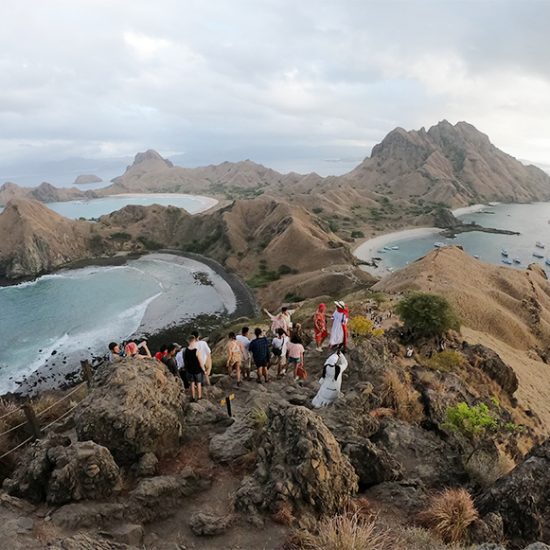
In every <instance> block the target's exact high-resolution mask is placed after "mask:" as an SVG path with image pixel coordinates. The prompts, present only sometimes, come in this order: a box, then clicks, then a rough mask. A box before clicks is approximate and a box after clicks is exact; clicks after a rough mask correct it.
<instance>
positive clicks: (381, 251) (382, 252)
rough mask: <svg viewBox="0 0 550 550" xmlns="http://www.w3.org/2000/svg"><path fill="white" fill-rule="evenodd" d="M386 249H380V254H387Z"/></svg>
mask: <svg viewBox="0 0 550 550" xmlns="http://www.w3.org/2000/svg"><path fill="white" fill-rule="evenodd" d="M385 253H386V251H385V250H378V254H385Z"/></svg>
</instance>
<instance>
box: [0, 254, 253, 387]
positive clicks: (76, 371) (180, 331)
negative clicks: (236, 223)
mask: <svg viewBox="0 0 550 550" xmlns="http://www.w3.org/2000/svg"><path fill="white" fill-rule="evenodd" d="M158 253H160V254H170V255H172V256H179V257H182V258H186V259H189V260H192V261H194V262H198V263H200V264H203V265H205V266H206V267H209V268H210V269H211V270H212V271H213V272H214V273H215V274H216V275H218V276H219V277H221V278H222V279H223V280H224V281H225V283H227V285H228V286H229V288H230V289H231V291H232V293H233V296H234V299H235V309H234V310H233V311H231V312H230V313H221V314H208V313H199V314H195V315H191V316H189V317H188V318H185V319H183V320H182V321H181V322H171V323H168V324H166V325H165V326H162V328H159V325H158V322H159V319H160V318H161V317H159V315H158V304H157V307H156V309H154V310H149V309H148V310H146V312H145V313H144V316H143V318H142V320H141V322H140V327H139V328H138V329H137V331H136V332H134V333H133V334H132V335H130V338H138V337H139V338H141V337H144V336H145V337H147V339H148V341H149V343H150V345H151V351H154V349H155V348H158V347H159V346H160V345H161V344H162V343H164V342H178V343H180V344H181V343H183V342H182V341H181V340H182V337H183V336H184V335H186V334H188V333H189V332H190V331H191V330H192V329H195V328H196V329H197V330H201V331H204V333H205V335H208V334H212V333H214V334H215V333H216V332H219V330H220V329H221V327H222V326H223V325H224V324H226V323H227V322H228V321H231V320H235V319H238V318H242V317H254V316H256V315H257V313H258V305H257V303H256V299H255V297H254V294H253V293H252V291H251V290H250V289H249V288H248V287H247V286H246V284H245V283H244V281H243V280H241V279H240V278H239V277H238V276H237V275H236V274H234V273H229V272H227V271H226V270H225V269H224V267H223V266H222V265H221V264H220V263H218V262H217V261H215V260H213V259H211V258H207V257H205V256H202V255H200V254H194V253H187V252H182V251H181V250H172V249H163V250H159V251H155V252H154V253H153V254H158ZM140 256H141V257H142V256H143V255H140ZM140 256H138V257H140ZM131 259H136V255H132V257H120V256H119V257H113V258H103V259H102V260H103V261H101V262H96V261H93V260H90V261H86V262H85V265H79V266H78V267H89V266H95V265H100V266H101V267H108V266H111V265H118V266H119V265H125V264H126V263H127V261H128V260H131ZM147 325H149V326H151V327H156V328H154V329H153V330H148V328H147ZM105 352H106V351H105ZM102 355H103V354H102V353H100V354H99V356H97V355H94V354H93V353H92V350H90V349H89V348H88V349H81V350H79V351H76V352H71V353H68V354H62V355H60V356H59V360H58V361H56V363H54V364H47V363H44V364H42V365H41V366H39V367H38V368H37V369H36V370H34V371H33V372H32V373H30V374H29V375H28V376H26V377H24V378H22V379H19V381H20V382H21V383H20V384H19V385H18V387H17V388H16V389H15V390H14V391H13V392H8V393H7V394H4V395H17V396H19V397H22V396H29V395H31V396H32V395H36V394H39V393H41V392H44V391H49V390H55V389H64V388H67V387H71V386H72V385H74V384H75V383H77V382H78V381H79V380H80V360H84V359H88V360H90V361H92V362H93V361H95V360H98V359H99V358H100V356H102Z"/></svg>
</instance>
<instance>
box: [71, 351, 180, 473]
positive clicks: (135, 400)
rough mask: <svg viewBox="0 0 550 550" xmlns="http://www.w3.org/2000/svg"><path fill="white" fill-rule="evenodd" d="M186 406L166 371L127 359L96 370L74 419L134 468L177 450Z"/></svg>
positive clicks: (80, 430)
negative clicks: (141, 460) (149, 457)
mask: <svg viewBox="0 0 550 550" xmlns="http://www.w3.org/2000/svg"><path fill="white" fill-rule="evenodd" d="M184 405H185V394H184V389H183V385H182V384H181V381H180V380H179V379H177V378H175V377H174V376H172V375H171V374H170V373H169V372H168V370H167V369H166V367H164V365H162V364H160V363H159V362H158V361H156V360H155V359H131V358H127V359H124V360H123V361H121V362H120V363H117V365H116V367H113V365H109V364H106V365H102V366H101V367H100V368H99V369H98V371H97V372H96V374H95V376H94V379H93V383H92V389H91V391H90V393H89V394H88V396H87V397H86V398H85V399H84V400H83V401H82V404H81V406H80V407H79V408H78V411H77V413H76V415H75V422H76V431H77V434H78V438H79V439H80V440H88V439H91V440H93V441H95V442H96V443H99V444H101V445H104V446H105V447H107V448H108V449H109V450H110V451H111V453H112V454H113V456H114V457H115V459H116V461H117V462H118V463H119V464H128V463H134V462H137V461H138V460H139V458H140V457H141V456H142V455H143V454H145V453H150V452H152V453H155V455H157V456H163V455H167V454H171V453H173V452H175V451H176V450H177V449H178V447H179V442H180V437H181V435H182V433H183V426H184Z"/></svg>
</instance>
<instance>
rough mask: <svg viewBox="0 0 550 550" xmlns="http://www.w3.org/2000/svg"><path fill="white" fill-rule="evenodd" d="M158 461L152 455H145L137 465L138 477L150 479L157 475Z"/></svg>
mask: <svg viewBox="0 0 550 550" xmlns="http://www.w3.org/2000/svg"><path fill="white" fill-rule="evenodd" d="M158 464H159V460H158V458H157V457H156V455H155V454H154V453H145V454H144V455H143V456H142V457H141V458H140V459H139V462H138V463H137V468H136V475H137V476H138V477H151V476H154V475H155V474H156V473H157V470H158Z"/></svg>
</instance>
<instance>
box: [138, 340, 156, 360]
mask: <svg viewBox="0 0 550 550" xmlns="http://www.w3.org/2000/svg"><path fill="white" fill-rule="evenodd" d="M134 342H135V343H136V345H137V347H138V352H139V354H140V355H141V356H142V357H152V355H151V352H150V351H149V348H148V346H147V338H143V340H141V342H140V341H139V340H134Z"/></svg>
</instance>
